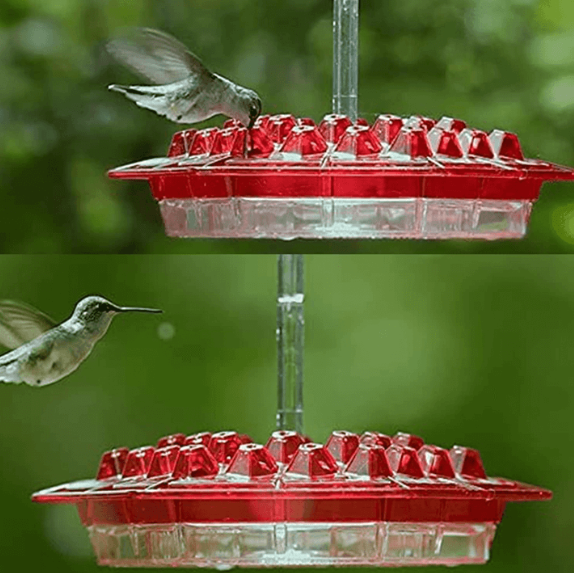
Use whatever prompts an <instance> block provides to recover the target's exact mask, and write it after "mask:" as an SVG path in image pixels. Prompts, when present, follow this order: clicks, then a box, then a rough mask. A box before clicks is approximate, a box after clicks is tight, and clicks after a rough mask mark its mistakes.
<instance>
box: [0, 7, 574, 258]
mask: <svg viewBox="0 0 574 573" xmlns="http://www.w3.org/2000/svg"><path fill="white" fill-rule="evenodd" d="M331 9H332V3H331V2H330V1H327V0H289V1H288V2H270V1H268V0H194V1H193V2H185V1H183V0H171V1H168V0H137V1H128V0H58V1H50V2H46V1H41V0H3V1H2V3H1V4H0V77H1V78H2V82H1V83H0V133H1V137H0V196H1V198H2V209H1V212H0V228H1V229H2V232H1V233H0V252H11V253H13V252H18V253H60V252H66V253H89V252H101V253H105V252H114V253H117V252H120V253H121V252H142V253H155V252H206V253H207V252H237V251H239V252H246V253H247V252H254V251H259V252H276V251H278V250H289V251H306V252H329V251H333V250H337V251H341V252H462V253H465V252H555V253H560V252H572V251H574V186H573V185H572V184H571V183H560V184H553V185H547V186H546V187H545V188H544V190H543V193H542V198H541V199H540V201H539V202H538V203H537V204H536V206H535V209H534V212H533V216H532V222H531V229H530V233H529V236H528V238H526V240H524V241H518V242H496V243H468V242H445V243H435V242H433V243H424V242H414V241H405V242H393V241H379V242H369V241H349V242H339V243H337V242H333V241H324V242H320V241H315V242H313V241H297V242H293V243H282V242H271V241H243V242H237V241H207V240H205V241H200V240H196V241H181V240H179V241H177V240H171V239H167V238H166V237H165V236H164V234H163V229H162V224H161V220H160V216H159V212H158V209H157V206H156V204H155V202H154V200H153V199H152V197H151V195H150V193H149V191H148V190H147V186H146V184H145V183H144V182H135V183H134V182H119V181H110V180H108V179H107V177H106V171H107V169H109V168H111V167H114V166H117V165H122V164H125V163H129V162H132V161H135V160H138V159H141V158H144V157H148V156H158V155H163V154H165V152H166V149H167V145H168V143H169V140H170V138H171V135H172V133H173V132H174V131H175V130H176V129H177V128H176V126H175V125H173V124H171V123H169V122H167V121H166V120H165V119H163V118H161V117H158V116H156V115H154V114H153V113H152V112H149V111H144V110H141V109H139V108H137V107H136V106H135V105H133V104H132V103H131V102H129V101H127V100H126V99H125V98H123V97H121V96H119V95H118V94H113V93H110V92H108V91H107V90H106V86H107V85H108V84H110V83H125V82H134V81H136V78H135V77H134V76H133V75H131V74H130V73H129V72H127V71H126V70H124V69H121V68H120V67H119V66H117V65H116V64H115V63H113V62H112V61H111V59H110V58H109V56H108V55H107V54H106V53H105V51H104V49H103V45H104V42H105V40H106V39H108V38H109V37H111V36H114V35H117V34H119V33H121V31H122V29H123V28H125V27H128V26H134V25H146V26H152V27H158V28H161V29H164V30H166V31H169V32H171V33H172V34H174V35H175V36H177V37H178V38H180V39H181V40H182V41H184V42H185V43H187V44H188V45H189V46H190V47H191V49H193V50H194V51H195V52H196V53H197V54H198V55H199V56H200V57H201V58H202V59H203V60H205V62H206V63H207V64H208V65H209V66H210V67H211V68H212V69H214V70H216V71H218V72H220V73H222V74H224V75H226V76H228V77H231V78H233V79H235V80H236V81H237V82H239V83H241V84H244V85H248V86H251V87H253V88H254V89H256V90H257V91H259V92H260V93H261V95H262V97H263V101H264V108H265V112H269V113H278V112H291V113H293V114H296V115H301V116H310V117H313V118H314V119H316V120H318V119H320V118H321V117H322V116H323V115H324V114H325V113H326V112H328V111H329V110H330V107H331V62H332V36H331V29H332V28H331ZM360 27H361V32H360V33H361V39H360V51H361V54H360V92H359V93H360V102H359V106H360V111H361V114H362V115H363V116H364V117H366V118H368V119H371V120H372V119H373V118H374V117H375V115H376V114H377V113H380V112H394V113H398V114H401V115H410V114H412V113H415V114H425V115H429V116H431V117H440V116H442V115H450V116H454V117H461V118H463V119H465V120H466V121H467V122H468V123H469V124H470V125H473V126H478V127H481V128H483V129H486V130H489V129H492V128H494V127H499V128H503V129H506V130H509V131H514V132H516V133H518V134H519V136H520V138H521V141H522V144H523V148H524V151H525V152H526V154H527V155H529V156H534V157H538V156H540V157H543V158H545V159H549V160H552V161H555V162H558V163H563V164H568V165H574V137H573V136H572V133H574V56H573V54H574V39H573V38H574V4H573V3H572V2H571V1H570V0H506V1H504V2H499V1H497V0H443V1H442V2H440V3H436V2H424V1H422V0H386V1H385V2H366V1H363V2H362V3H361V23H360ZM137 81H139V80H137ZM221 121H222V120H221V118H214V119H213V120H210V121H209V122H206V124H205V125H216V124H220V123H221Z"/></svg>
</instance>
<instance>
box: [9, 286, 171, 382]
mask: <svg viewBox="0 0 574 573" xmlns="http://www.w3.org/2000/svg"><path fill="white" fill-rule="evenodd" d="M121 312H162V311H161V310H155V309H151V308H136V307H127V306H117V305H115V304H114V303H112V302H110V301H109V300H106V299H105V298H103V297H101V296H88V297H86V298H83V299H82V300H81V301H80V302H79V303H78V304H77V305H76V308H75V309H74V312H73V314H72V316H71V317H70V318H68V320H66V321H65V322H62V323H61V324H59V325H57V324H56V323H55V322H54V321H53V320H52V319H51V318H50V317H48V316H46V315H45V314H44V313H43V312H40V311H39V310H36V309H35V308H33V307H31V306H29V305H27V304H23V303H19V302H13V301H7V300H4V301H0V343H2V344H3V345H4V346H6V347H8V348H14V349H15V350H12V352H8V353H7V354H4V355H2V356H0V382H12V383H15V384H20V383H21V382H25V383H26V384H29V385H30V386H36V387H38V386H46V385H47V384H52V383H53V382H57V381H58V380H61V379H62V378H64V377H65V376H67V375H68V374H71V373H72V372H73V371H74V370H76V368H78V366H79V365H80V364H81V363H82V362H83V361H84V360H85V359H86V358H87V357H88V355H89V354H90V352H91V351H92V348H93V347H94V345H95V344H96V342H97V341H98V340H100V338H102V337H103V336H104V334H105V333H106V331H107V330H108V327H109V326H110V323H111V322H112V319H113V318H114V316H116V314H119V313H121Z"/></svg>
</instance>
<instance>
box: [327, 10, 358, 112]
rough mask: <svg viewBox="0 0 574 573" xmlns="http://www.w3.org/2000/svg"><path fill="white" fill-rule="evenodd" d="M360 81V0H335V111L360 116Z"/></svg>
mask: <svg viewBox="0 0 574 573" xmlns="http://www.w3.org/2000/svg"><path fill="white" fill-rule="evenodd" d="M358 84H359V0H334V1H333V113H342V114H345V115H347V116H349V118H350V119H351V121H355V120H356V119H357V106H358V98H359V87H358Z"/></svg>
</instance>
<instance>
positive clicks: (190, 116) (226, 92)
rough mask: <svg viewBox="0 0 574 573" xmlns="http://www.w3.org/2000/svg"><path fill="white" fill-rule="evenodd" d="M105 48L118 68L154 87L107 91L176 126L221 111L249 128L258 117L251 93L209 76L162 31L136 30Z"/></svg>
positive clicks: (256, 99)
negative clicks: (124, 69) (137, 75)
mask: <svg viewBox="0 0 574 573" xmlns="http://www.w3.org/2000/svg"><path fill="white" fill-rule="evenodd" d="M107 48H108V51H109V52H110V53H111V54H112V55H113V56H114V57H115V58H116V59H117V60H119V61H120V62H121V63H122V64H124V65H125V66H127V67H128V68H130V69H131V70H133V71H135V72H136V73H137V74H139V75H142V76H144V77H146V78H147V79H149V80H151V81H152V82H153V83H154V84H159V85H156V86H120V85H115V84H113V85H111V86H109V89H110V90H113V91H117V92H120V93H123V94H124V95H125V96H126V97H128V98H129V99H131V100H132V101H134V102H135V103H136V104H137V105H139V106H140V107H144V108H147V109H151V110H153V111H155V112H156V113H158V114H159V115H164V116H165V117H167V118H168V119H171V120H172V121H175V122H176V123H197V122H199V121H203V120H204V119H208V118H210V117H212V116H214V115H217V114H219V113H221V114H223V115H226V116H228V117H231V118H233V119H236V120H238V121H240V122H241V123H242V124H243V125H244V126H246V127H248V128H251V127H253V124H254V123H255V120H256V119H257V117H258V116H259V115H260V113H261V99H260V98H259V96H258V95H257V94H256V93H255V92H254V91H253V90H250V89H247V88H244V87H242V86H239V85H237V84H235V83H233V82H232V81H231V80H228V79H227V78H224V77H223V76H220V75H218V74H214V73H212V72H210V71H209V70H208V69H207V68H206V67H205V66H204V65H203V64H202V63H201V61H200V60H199V59H198V58H197V57H196V56H195V55H193V54H192V53H191V52H190V51H189V50H188V49H187V48H186V47H185V46H184V45H183V44H182V43H181V42H179V41H178V40H176V39H175V38H173V37H172V36H170V35H168V34H165V33H164V32H160V31H159V30H152V29H150V28H136V29H135V30H134V33H133V38H130V39H128V38H119V39H116V40H111V41H110V42H109V43H108V45H107Z"/></svg>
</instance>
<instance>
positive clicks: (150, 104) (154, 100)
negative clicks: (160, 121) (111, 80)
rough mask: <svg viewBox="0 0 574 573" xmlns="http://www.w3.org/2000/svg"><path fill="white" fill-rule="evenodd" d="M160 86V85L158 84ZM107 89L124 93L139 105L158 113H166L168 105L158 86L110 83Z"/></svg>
mask: <svg viewBox="0 0 574 573" xmlns="http://www.w3.org/2000/svg"><path fill="white" fill-rule="evenodd" d="M159 88H161V86H159ZM108 89H109V90H111V91H114V92H119V93H121V94H124V95H125V96H126V97H127V98H128V99H131V100H132V101H133V102H135V103H136V105H138V106H139V107H143V108H146V109H151V110H152V111H155V112H156V113H158V114H159V115H167V114H168V105H167V102H166V99H165V95H164V94H163V93H162V92H161V91H160V90H159V89H158V86H120V85H117V84H112V85H110V86H108Z"/></svg>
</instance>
